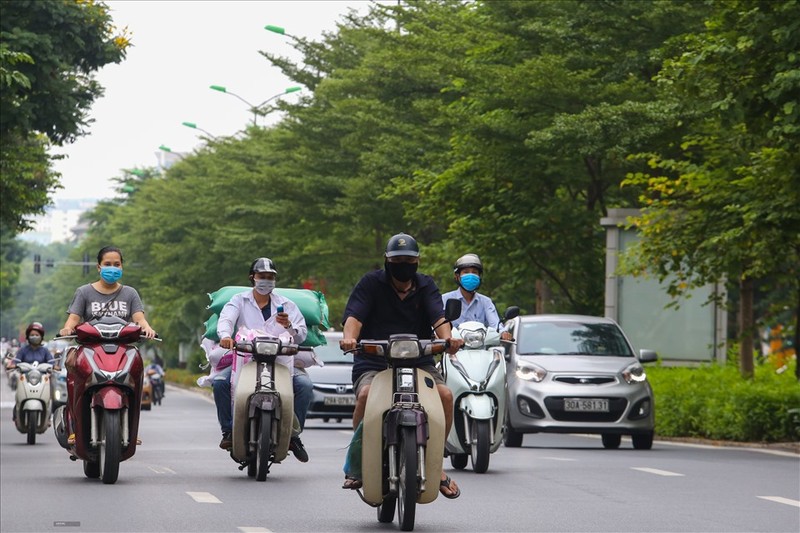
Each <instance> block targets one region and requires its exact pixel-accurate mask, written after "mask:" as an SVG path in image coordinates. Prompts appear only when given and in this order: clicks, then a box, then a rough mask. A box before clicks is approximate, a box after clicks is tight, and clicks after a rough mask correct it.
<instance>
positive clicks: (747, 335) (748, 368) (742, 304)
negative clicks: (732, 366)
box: [739, 278, 754, 379]
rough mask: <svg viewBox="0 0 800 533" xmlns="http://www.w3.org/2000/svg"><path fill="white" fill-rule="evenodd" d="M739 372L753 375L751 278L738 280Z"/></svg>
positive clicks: (744, 375) (743, 375)
mask: <svg viewBox="0 0 800 533" xmlns="http://www.w3.org/2000/svg"><path fill="white" fill-rule="evenodd" d="M739 289H740V292H741V295H740V299H739V339H740V342H739V372H741V374H742V377H744V378H746V379H751V378H752V377H753V291H754V289H753V280H752V279H750V278H744V279H743V280H741V281H740V282H739Z"/></svg>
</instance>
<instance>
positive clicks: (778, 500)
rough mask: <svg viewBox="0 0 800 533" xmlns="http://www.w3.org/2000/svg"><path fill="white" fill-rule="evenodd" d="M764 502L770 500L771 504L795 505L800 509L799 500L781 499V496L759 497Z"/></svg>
mask: <svg viewBox="0 0 800 533" xmlns="http://www.w3.org/2000/svg"><path fill="white" fill-rule="evenodd" d="M759 498H761V499H762V500H769V501H771V502H776V503H783V504H786V505H793V506H795V507H800V501H797V500H790V499H789V498H781V497H780V496H759Z"/></svg>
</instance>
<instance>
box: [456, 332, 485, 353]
mask: <svg viewBox="0 0 800 533" xmlns="http://www.w3.org/2000/svg"><path fill="white" fill-rule="evenodd" d="M461 336H462V338H463V339H464V346H466V347H467V348H472V349H477V348H483V343H484V341H485V340H486V330H485V329H479V330H476V331H464V332H462V334H461Z"/></svg>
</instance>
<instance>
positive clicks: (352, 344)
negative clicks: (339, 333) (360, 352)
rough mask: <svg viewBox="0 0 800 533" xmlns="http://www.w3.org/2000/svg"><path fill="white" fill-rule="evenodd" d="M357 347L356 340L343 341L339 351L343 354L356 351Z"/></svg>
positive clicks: (340, 343)
mask: <svg viewBox="0 0 800 533" xmlns="http://www.w3.org/2000/svg"><path fill="white" fill-rule="evenodd" d="M357 347H358V341H357V340H356V339H342V340H340V341H339V349H340V350H342V351H343V352H347V351H350V350H355V349H356V348H357Z"/></svg>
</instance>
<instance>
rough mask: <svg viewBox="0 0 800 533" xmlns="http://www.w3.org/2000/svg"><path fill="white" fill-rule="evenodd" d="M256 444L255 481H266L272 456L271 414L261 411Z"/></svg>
mask: <svg viewBox="0 0 800 533" xmlns="http://www.w3.org/2000/svg"><path fill="white" fill-rule="evenodd" d="M258 429H259V431H258V433H259V434H258V442H257V443H256V481H266V480H267V473H268V472H269V458H270V456H271V455H272V413H270V412H269V411H261V419H260V421H259V424H258Z"/></svg>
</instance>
